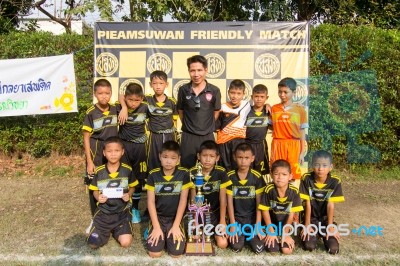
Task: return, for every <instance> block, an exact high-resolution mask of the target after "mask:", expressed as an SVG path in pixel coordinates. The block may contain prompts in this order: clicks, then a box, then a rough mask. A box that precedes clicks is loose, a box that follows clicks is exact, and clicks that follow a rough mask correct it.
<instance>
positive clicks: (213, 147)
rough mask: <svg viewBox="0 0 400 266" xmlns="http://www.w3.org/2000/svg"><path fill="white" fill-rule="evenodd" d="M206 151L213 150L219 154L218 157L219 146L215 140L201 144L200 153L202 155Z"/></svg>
mask: <svg viewBox="0 0 400 266" xmlns="http://www.w3.org/2000/svg"><path fill="white" fill-rule="evenodd" d="M204 150H213V151H215V152H216V153H217V155H219V152H218V145H217V143H215V141H213V140H206V141H204V142H203V143H201V145H200V148H199V152H198V153H201V152H202V151H204Z"/></svg>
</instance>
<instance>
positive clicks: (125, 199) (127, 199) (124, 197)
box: [122, 193, 131, 202]
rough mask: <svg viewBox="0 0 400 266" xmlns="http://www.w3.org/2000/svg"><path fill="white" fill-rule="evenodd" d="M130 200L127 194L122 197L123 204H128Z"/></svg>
mask: <svg viewBox="0 0 400 266" xmlns="http://www.w3.org/2000/svg"><path fill="white" fill-rule="evenodd" d="M130 198H131V196H130V195H129V193H124V195H122V200H123V201H125V202H128V201H129V200H130Z"/></svg>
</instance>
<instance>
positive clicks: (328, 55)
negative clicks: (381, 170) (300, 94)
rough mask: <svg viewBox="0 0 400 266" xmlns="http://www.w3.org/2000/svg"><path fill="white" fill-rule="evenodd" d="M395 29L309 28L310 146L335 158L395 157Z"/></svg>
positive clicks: (398, 128)
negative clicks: (326, 150)
mask: <svg viewBox="0 0 400 266" xmlns="http://www.w3.org/2000/svg"><path fill="white" fill-rule="evenodd" d="M398 36H399V31H398V30H383V29H378V28H373V27H367V26H361V27H360V26H359V27H356V26H349V25H346V26H334V25H321V26H319V27H317V28H315V29H313V30H312V31H311V47H312V49H311V55H310V73H311V78H310V85H311V87H310V135H309V137H310V145H309V146H310V148H311V149H312V150H315V149H319V148H325V149H328V150H330V149H331V148H332V150H333V153H334V156H335V160H336V161H337V162H343V163H346V162H349V161H350V162H354V163H358V162H377V160H378V159H379V152H380V161H379V163H380V164H381V165H397V164H398V162H399V161H400V156H399V151H400V139H399V135H400V134H399V133H400V101H399V95H398V94H399V90H398V84H400V83H399V82H400V39H399V37H398Z"/></svg>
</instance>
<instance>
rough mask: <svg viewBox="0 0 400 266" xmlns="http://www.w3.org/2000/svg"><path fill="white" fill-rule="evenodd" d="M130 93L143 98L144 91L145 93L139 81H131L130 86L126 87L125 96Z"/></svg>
mask: <svg viewBox="0 0 400 266" xmlns="http://www.w3.org/2000/svg"><path fill="white" fill-rule="evenodd" d="M130 95H136V96H138V97H141V98H143V97H144V93H143V88H142V86H141V85H140V84H138V83H134V82H133V83H129V84H128V86H126V88H125V96H130Z"/></svg>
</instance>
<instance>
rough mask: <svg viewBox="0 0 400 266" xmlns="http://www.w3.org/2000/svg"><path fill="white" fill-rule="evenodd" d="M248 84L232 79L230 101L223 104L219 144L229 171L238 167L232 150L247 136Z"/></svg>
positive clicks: (219, 122) (218, 131)
mask: <svg viewBox="0 0 400 266" xmlns="http://www.w3.org/2000/svg"><path fill="white" fill-rule="evenodd" d="M245 89H246V85H245V84H244V82H243V81H242V80H240V79H235V80H232V82H231V83H230V84H229V88H228V96H229V102H226V103H224V104H223V105H222V107H221V111H220V113H219V120H218V123H217V124H218V127H217V144H218V145H219V153H220V155H221V162H222V166H223V167H225V169H226V170H227V171H230V170H232V169H235V168H236V165H235V162H234V160H233V155H232V151H234V150H235V148H236V146H237V145H238V144H239V143H241V142H244V139H245V138H246V127H245V123H246V117H247V114H248V113H249V112H250V108H251V107H250V103H249V102H248V101H244V100H243V97H244V93H245Z"/></svg>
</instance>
